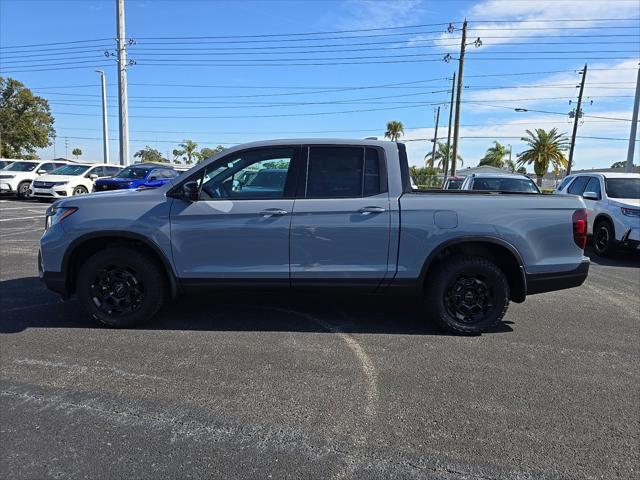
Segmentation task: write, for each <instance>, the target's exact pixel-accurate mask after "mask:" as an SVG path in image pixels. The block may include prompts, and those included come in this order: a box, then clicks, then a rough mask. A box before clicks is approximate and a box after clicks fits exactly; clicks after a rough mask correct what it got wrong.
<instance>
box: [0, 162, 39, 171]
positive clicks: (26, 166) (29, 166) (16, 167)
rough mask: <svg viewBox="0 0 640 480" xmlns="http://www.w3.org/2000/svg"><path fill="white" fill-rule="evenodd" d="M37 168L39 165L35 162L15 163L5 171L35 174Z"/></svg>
mask: <svg viewBox="0 0 640 480" xmlns="http://www.w3.org/2000/svg"><path fill="white" fill-rule="evenodd" d="M37 166H38V164H37V163H34V162H13V163H12V164H11V165H9V166H8V167H6V168H5V170H7V171H9V172H33V171H34V170H35V169H36V167H37Z"/></svg>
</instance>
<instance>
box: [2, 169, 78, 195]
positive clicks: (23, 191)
mask: <svg viewBox="0 0 640 480" xmlns="http://www.w3.org/2000/svg"><path fill="white" fill-rule="evenodd" d="M64 165H67V163H66V162H52V161H50V160H49V161H43V160H17V161H15V162H13V163H11V164H10V165H7V166H6V167H5V168H3V169H2V170H0V193H3V194H10V195H16V196H17V197H19V198H26V197H27V195H28V192H29V186H30V185H31V182H33V181H34V180H35V179H36V178H38V177H39V176H40V175H44V174H47V173H50V172H52V171H53V170H55V169H56V168H59V167H62V166H64Z"/></svg>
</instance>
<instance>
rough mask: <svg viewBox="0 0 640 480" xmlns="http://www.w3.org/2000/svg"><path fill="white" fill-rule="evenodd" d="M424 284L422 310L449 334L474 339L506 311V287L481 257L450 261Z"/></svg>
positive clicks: (496, 270) (500, 271) (506, 283)
mask: <svg viewBox="0 0 640 480" xmlns="http://www.w3.org/2000/svg"><path fill="white" fill-rule="evenodd" d="M428 282H429V284H428V286H427V292H426V295H425V301H426V307H427V308H428V309H429V311H430V312H431V313H432V316H433V319H434V320H435V322H436V323H437V324H438V325H439V326H440V327H442V328H443V329H445V330H448V331H450V332H452V333H456V334H462V335H478V334H480V333H482V332H484V331H485V330H486V329H487V328H489V327H491V326H493V325H495V324H496V323H498V322H499V321H500V320H502V318H503V317H504V315H505V313H506V312H507V308H508V307H509V297H510V291H509V283H508V282H507V279H506V277H505V276H504V273H502V270H500V269H499V268H498V267H497V266H496V264H494V263H493V262H492V261H490V260H488V259H486V258H484V257H474V256H462V255H460V256H454V257H450V258H449V259H446V260H445V261H444V263H442V264H440V265H439V266H437V267H436V270H435V271H434V272H433V275H429V280H428ZM456 292H458V294H457V295H456Z"/></svg>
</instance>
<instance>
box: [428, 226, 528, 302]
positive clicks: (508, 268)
mask: <svg viewBox="0 0 640 480" xmlns="http://www.w3.org/2000/svg"><path fill="white" fill-rule="evenodd" d="M451 255H476V256H480V257H485V258H488V259H489V260H491V261H492V262H494V263H495V264H496V265H497V266H498V267H499V268H500V269H501V270H502V271H503V272H504V274H505V276H506V277H507V281H508V283H509V289H510V291H511V300H512V301H513V302H516V303H521V302H523V301H524V300H525V298H526V296H527V279H526V274H525V269H524V262H523V261H522V257H521V256H520V254H519V253H518V251H517V250H516V248H515V247H514V246H513V245H511V244H510V243H509V242H506V241H505V240H502V239H500V238H495V237H484V236H468V237H461V238H456V239H451V240H447V241H445V242H443V243H441V244H440V245H438V246H437V247H436V248H435V249H434V250H433V251H432V252H431V254H429V256H428V257H427V258H426V260H425V262H424V264H423V266H422V269H421V271H420V285H423V286H426V285H427V282H428V278H427V277H428V274H429V272H430V271H433V270H434V269H435V268H436V267H437V266H438V265H439V264H441V263H442V262H445V261H446V259H447V258H448V257H450V256H451Z"/></svg>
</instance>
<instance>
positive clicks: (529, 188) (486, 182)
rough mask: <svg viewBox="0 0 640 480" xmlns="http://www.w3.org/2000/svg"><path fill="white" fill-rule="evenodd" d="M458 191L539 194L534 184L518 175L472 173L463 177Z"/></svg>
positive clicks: (527, 178) (525, 177) (524, 176)
mask: <svg viewBox="0 0 640 480" xmlns="http://www.w3.org/2000/svg"><path fill="white" fill-rule="evenodd" d="M460 190H477V191H482V192H510V193H540V189H539V188H538V186H537V185H536V182H534V181H533V180H531V179H530V178H529V177H527V176H526V175H522V174H520V173H472V174H471V175H467V176H466V177H465V179H464V180H463V182H462V185H461V186H460Z"/></svg>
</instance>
